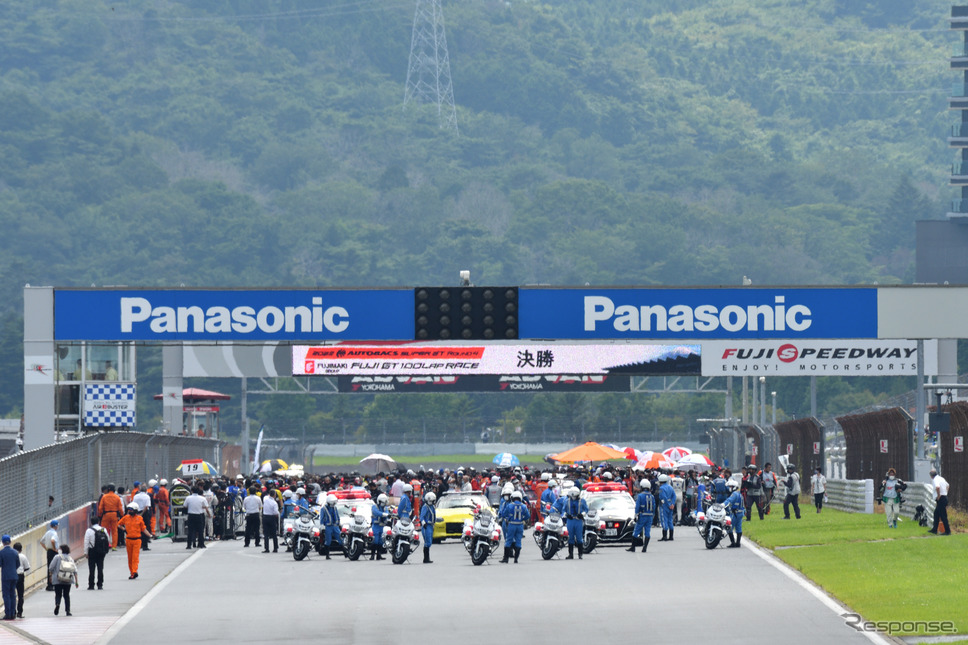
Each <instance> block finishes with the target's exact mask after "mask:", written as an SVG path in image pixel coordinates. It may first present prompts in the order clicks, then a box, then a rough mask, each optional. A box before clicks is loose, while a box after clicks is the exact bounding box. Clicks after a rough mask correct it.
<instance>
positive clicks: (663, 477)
mask: <svg viewBox="0 0 968 645" xmlns="http://www.w3.org/2000/svg"><path fill="white" fill-rule="evenodd" d="M667 481H669V476H668V475H666V474H665V473H663V474H661V475H659V483H660V484H664V483H666V482H667Z"/></svg>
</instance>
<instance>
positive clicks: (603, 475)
mask: <svg viewBox="0 0 968 645" xmlns="http://www.w3.org/2000/svg"><path fill="white" fill-rule="evenodd" d="M602 479H612V473H610V472H608V471H607V470H606V471H605V472H604V473H602Z"/></svg>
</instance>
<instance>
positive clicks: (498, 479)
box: [491, 475, 501, 484]
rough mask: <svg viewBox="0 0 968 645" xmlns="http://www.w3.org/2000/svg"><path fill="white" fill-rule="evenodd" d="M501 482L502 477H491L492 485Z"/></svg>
mask: <svg viewBox="0 0 968 645" xmlns="http://www.w3.org/2000/svg"><path fill="white" fill-rule="evenodd" d="M499 481H501V478H500V477H498V476H497V475H494V476H493V477H491V483H492V484H496V483H498V482H499Z"/></svg>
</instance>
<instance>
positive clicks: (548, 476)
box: [541, 473, 551, 482]
mask: <svg viewBox="0 0 968 645" xmlns="http://www.w3.org/2000/svg"><path fill="white" fill-rule="evenodd" d="M541 481H543V482H546V481H551V473H541Z"/></svg>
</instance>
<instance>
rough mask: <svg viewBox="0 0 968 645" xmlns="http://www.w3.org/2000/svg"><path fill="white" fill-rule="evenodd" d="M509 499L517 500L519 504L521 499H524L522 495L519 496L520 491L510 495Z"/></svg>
mask: <svg viewBox="0 0 968 645" xmlns="http://www.w3.org/2000/svg"><path fill="white" fill-rule="evenodd" d="M511 499H513V500H517V501H519V502H520V501H521V500H522V499H524V495H522V494H521V491H519V490H516V491H514V492H513V493H511Z"/></svg>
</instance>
